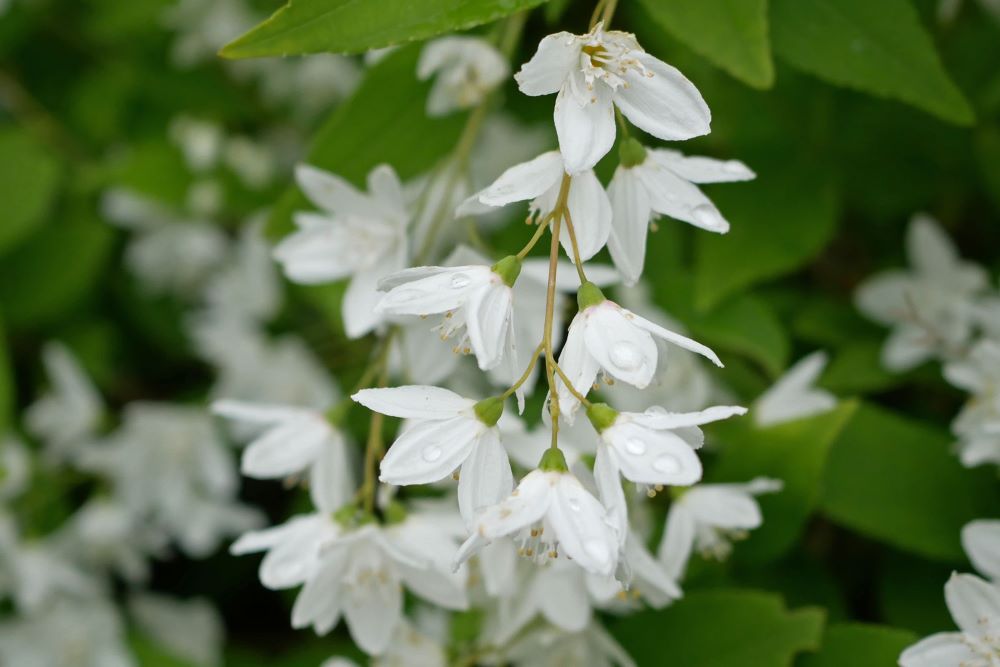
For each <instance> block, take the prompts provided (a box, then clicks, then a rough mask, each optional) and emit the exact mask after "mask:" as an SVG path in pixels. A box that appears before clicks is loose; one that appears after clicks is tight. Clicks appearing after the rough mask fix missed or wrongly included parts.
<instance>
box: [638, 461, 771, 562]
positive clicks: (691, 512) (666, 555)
mask: <svg viewBox="0 0 1000 667" xmlns="http://www.w3.org/2000/svg"><path fill="white" fill-rule="evenodd" d="M781 488H782V483H781V481H780V480H774V479H767V478H764V477H758V478H756V479H754V480H753V481H751V482H749V483H747V484H703V485H700V486H696V487H694V488H692V489H690V490H689V491H685V492H684V494H683V495H682V496H681V497H680V498H677V499H676V500H675V501H674V502H673V504H671V506H670V511H669V513H668V514H667V528H666V534H665V535H664V538H663V541H662V542H661V543H660V549H659V552H658V554H657V557H658V558H659V560H660V562H661V563H662V564H663V566H664V567H665V568H666V570H667V574H669V575H670V576H671V577H673V578H675V579H680V578H681V576H683V574H684V569H685V567H686V566H687V562H688V558H690V556H691V551H692V549H697V550H698V551H699V552H701V553H702V554H705V555H710V556H714V557H716V558H724V557H726V556H728V555H729V552H730V551H731V550H732V545H731V544H730V540H731V539H738V538H740V537H743V536H745V535H746V532H747V531H749V530H753V529H754V528H757V527H759V526H760V525H761V523H762V522H763V517H762V516H761V513H760V506H759V505H758V504H757V501H756V500H755V499H754V496H756V495H759V494H761V493H772V492H775V491H780V490H781Z"/></svg>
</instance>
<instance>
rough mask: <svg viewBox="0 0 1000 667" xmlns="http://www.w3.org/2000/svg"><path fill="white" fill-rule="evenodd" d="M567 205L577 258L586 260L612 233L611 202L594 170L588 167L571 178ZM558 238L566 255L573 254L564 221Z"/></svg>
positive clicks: (601, 246) (598, 250) (596, 251)
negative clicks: (574, 235)
mask: <svg viewBox="0 0 1000 667" xmlns="http://www.w3.org/2000/svg"><path fill="white" fill-rule="evenodd" d="M566 207H567V208H568V209H569V215H570V218H571V219H572V220H573V229H574V231H575V232H576V242H577V245H578V246H579V249H580V261H586V260H588V259H590V258H591V257H593V256H594V255H596V254H597V253H598V252H600V250H601V248H603V247H604V244H605V243H607V241H608V235H610V234H611V202H609V201H608V195H607V194H606V193H605V192H604V187H603V186H602V185H601V182H600V181H598V180H597V176H595V175H594V172H593V171H591V170H589V169H588V170H586V171H582V172H580V173H579V174H577V175H576V176H574V177H573V180H572V181H571V182H570V187H569V196H568V197H567V201H566ZM559 241H560V242H561V243H562V247H563V249H564V250H565V251H566V254H567V255H569V256H570V257H572V256H573V247H572V244H571V242H570V236H569V230H568V227H567V225H565V224H564V225H563V229H562V231H561V233H560V237H559Z"/></svg>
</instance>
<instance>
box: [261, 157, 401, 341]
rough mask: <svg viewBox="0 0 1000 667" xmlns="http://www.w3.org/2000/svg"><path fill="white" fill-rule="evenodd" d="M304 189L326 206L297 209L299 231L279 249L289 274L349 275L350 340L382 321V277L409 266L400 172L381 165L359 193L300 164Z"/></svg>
mask: <svg viewBox="0 0 1000 667" xmlns="http://www.w3.org/2000/svg"><path fill="white" fill-rule="evenodd" d="M295 177H296V180H297V181H298V184H299V187H300V188H302V191H303V192H304V193H305V195H306V196H307V197H308V198H309V199H310V200H311V201H312V202H313V204H315V205H316V206H318V207H319V208H320V209H321V212H319V213H313V212H298V213H296V214H295V224H296V226H297V227H298V231H296V232H295V233H293V234H291V235H290V236H287V237H286V238H285V239H284V240H283V241H282V242H281V243H279V244H278V246H277V247H276V248H275V249H274V257H275V259H277V260H278V262H279V263H281V265H282V266H283V267H284V270H285V274H286V275H287V276H288V278H289V279H290V280H292V281H294V282H297V283H303V284H316V283H326V282H331V281H334V280H342V279H344V278H350V279H351V282H350V284H349V285H348V287H347V291H346V292H345V294H344V302H343V317H344V328H345V330H346V332H347V335H348V336H350V337H351V338H358V337H360V336H363V335H365V334H366V333H368V332H369V331H371V330H372V329H374V328H375V327H376V326H378V325H379V324H380V322H381V319H380V316H379V314H377V313H376V312H375V304H376V303H377V302H378V300H379V298H380V296H381V295H380V294H379V293H378V290H377V289H376V286H377V284H378V281H379V280H380V279H382V278H384V277H385V276H387V275H389V274H391V273H395V272H397V271H400V270H401V269H403V268H404V267H405V266H406V259H407V254H408V252H409V247H408V244H407V238H406V228H407V225H408V224H409V221H410V216H409V213H407V211H406V207H405V204H404V201H403V191H402V186H401V185H400V183H399V179H398V178H397V177H396V172H394V171H393V170H392V167H390V166H388V165H379V166H377V167H375V168H374V169H373V170H372V171H371V172H370V173H369V174H368V190H369V192H368V193H367V194H366V193H363V192H360V191H359V190H358V189H357V188H355V187H354V186H353V185H351V184H350V183H348V182H347V181H345V180H344V179H342V178H340V177H339V176H335V175H334V174H330V173H327V172H325V171H321V170H319V169H316V168H315V167H310V166H307V165H301V166H299V167H298V168H297V169H296V170H295Z"/></svg>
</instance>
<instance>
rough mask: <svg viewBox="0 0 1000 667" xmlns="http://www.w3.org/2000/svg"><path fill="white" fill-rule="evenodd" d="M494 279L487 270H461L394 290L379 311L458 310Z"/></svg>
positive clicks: (447, 272) (444, 273) (380, 304)
mask: <svg viewBox="0 0 1000 667" xmlns="http://www.w3.org/2000/svg"><path fill="white" fill-rule="evenodd" d="M491 276H493V272H492V271H490V269H489V267H487V266H459V267H455V268H450V269H448V270H447V271H442V272H440V273H436V274H434V275H432V276H429V277H427V278H421V279H419V280H414V281H413V282H408V283H406V284H403V285H399V286H398V287H393V288H392V289H391V290H389V292H388V293H387V294H386V295H385V297H383V298H382V300H381V301H380V302H379V303H378V306H376V310H377V311H379V312H382V313H390V314H393V315H430V314H434V313H444V312H447V311H449V310H455V309H456V308H459V307H460V306H462V305H463V304H464V303H465V301H466V299H468V298H469V296H470V295H471V294H473V293H474V292H475V291H476V290H479V289H482V287H483V286H484V285H486V284H488V283H489V281H490V280H491Z"/></svg>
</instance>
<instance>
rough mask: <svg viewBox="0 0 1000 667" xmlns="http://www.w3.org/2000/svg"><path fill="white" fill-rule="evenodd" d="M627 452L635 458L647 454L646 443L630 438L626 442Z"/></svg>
mask: <svg viewBox="0 0 1000 667" xmlns="http://www.w3.org/2000/svg"><path fill="white" fill-rule="evenodd" d="M625 451H626V452H628V453H629V454H634V455H635V456H642V455H643V454H645V453H646V443H645V442H643V441H642V440H640V439H639V438H629V439H628V440H626V441H625Z"/></svg>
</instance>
